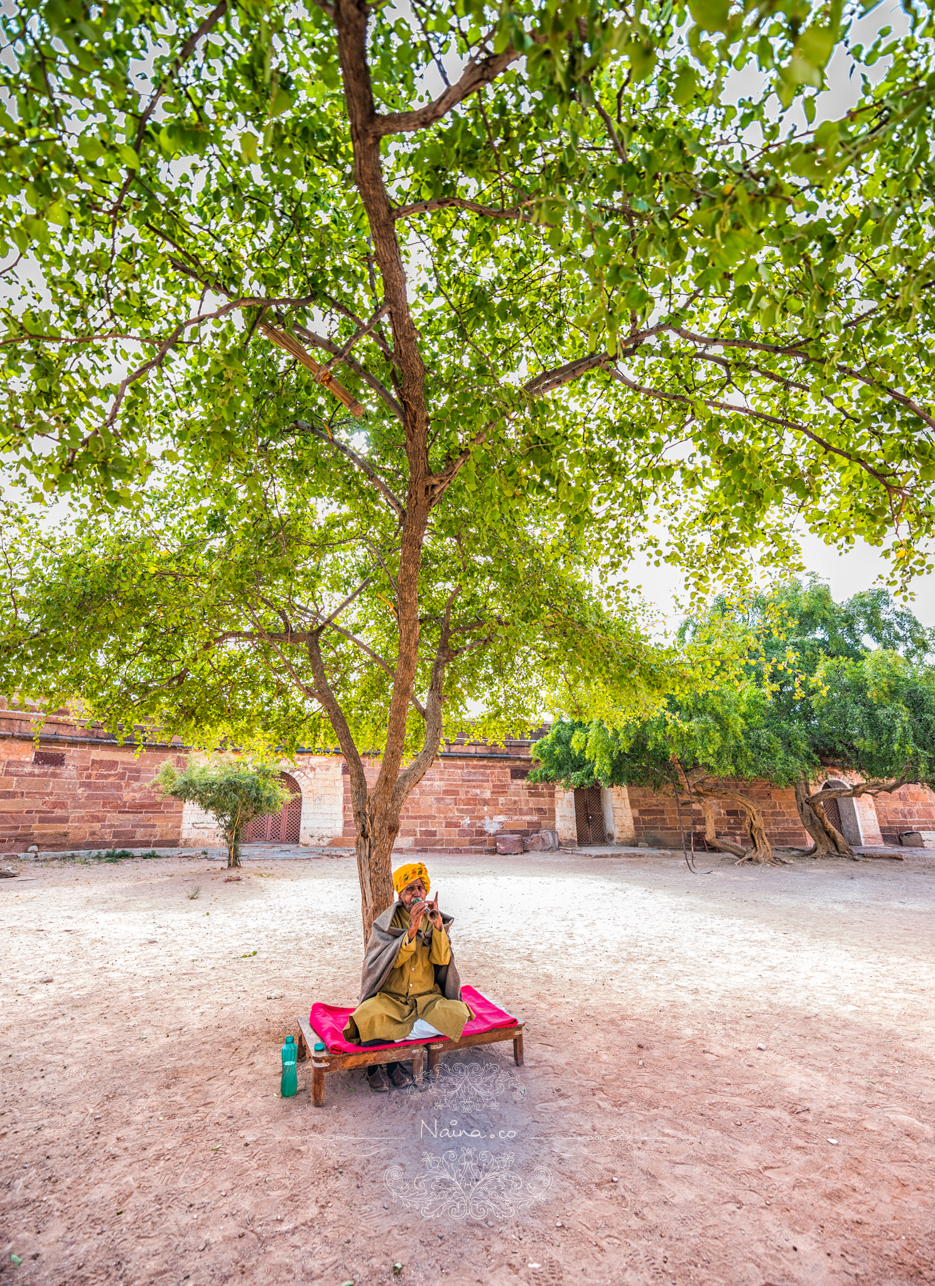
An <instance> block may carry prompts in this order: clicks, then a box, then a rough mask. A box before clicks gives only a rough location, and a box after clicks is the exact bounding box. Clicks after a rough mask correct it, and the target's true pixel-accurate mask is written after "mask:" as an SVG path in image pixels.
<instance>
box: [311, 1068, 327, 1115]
mask: <svg viewBox="0 0 935 1286" xmlns="http://www.w3.org/2000/svg"><path fill="white" fill-rule="evenodd" d="M324 1101H325V1069H324V1068H323V1067H315V1068H313V1069H312V1106H313V1107H321V1105H322V1103H324Z"/></svg>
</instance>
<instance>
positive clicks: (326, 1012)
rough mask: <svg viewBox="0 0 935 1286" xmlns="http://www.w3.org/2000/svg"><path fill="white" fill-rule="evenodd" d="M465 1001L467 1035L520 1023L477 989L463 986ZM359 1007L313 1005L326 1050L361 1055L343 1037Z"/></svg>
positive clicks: (313, 1021)
mask: <svg viewBox="0 0 935 1286" xmlns="http://www.w3.org/2000/svg"><path fill="white" fill-rule="evenodd" d="M461 999H462V1000H463V1001H464V1003H465V1004H466V1005H467V1006H468V1008H469V1009H470V1011H471V1013H472V1014H473V1015H474V1017H473V1018H471V1019H469V1020H468V1022H467V1023H466V1025H465V1028H464V1031H463V1033H462V1035H463V1036H478V1035H480V1033H481V1032H484V1031H493V1029H494V1028H495V1027H514V1026H515V1025H516V1022H517V1020H516V1019H515V1018H514V1017H513V1015H512V1014H508V1013H507V1012H506V1010H505V1009H501V1008H500V1007H499V1006H498V1005H495V1004H494V1003H493V1001H492V1000H488V999H487V997H486V996H482V995H481V994H480V992H479V991H476V990H475V989H474V988H473V987H462V988H461ZM356 1007H357V1006H356V1005H349V1006H348V1007H347V1008H342V1007H341V1006H340V1005H323V1004H321V1002H318V1003H316V1004H314V1005H312V1012H311V1013H310V1014H309V1016H308V1020H309V1022H310V1023H311V1025H312V1030H313V1031H315V1032H317V1033H318V1038H319V1040H321V1041H324V1044H325V1047H326V1048H327V1049H329V1050H330V1051H331V1053H332V1054H358V1053H360V1045H352V1044H351V1042H350V1041H347V1040H345V1039H344V1034H343V1033H344V1028H345V1026H346V1025H347V1020H348V1018H350V1016H351V1014H352V1013H353V1012H354V1010H355V1009H356ZM447 1039H448V1037H447V1036H433V1037H432V1040H433V1041H435V1040H447ZM425 1043H426V1042H425V1040H424V1039H422V1040H401V1041H398V1042H397V1043H396V1044H395V1045H394V1044H387V1045H368V1046H367V1049H368V1050H370V1049H400V1048H402V1047H403V1046H405V1045H424V1044H425Z"/></svg>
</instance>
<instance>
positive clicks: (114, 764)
mask: <svg viewBox="0 0 935 1286" xmlns="http://www.w3.org/2000/svg"><path fill="white" fill-rule="evenodd" d="M30 731H31V728H30V723H29V720H28V718H26V717H25V716H24V715H23V714H19V713H16V712H12V711H0V756H2V758H0V852H6V853H9V852H25V850H26V849H27V848H29V847H31V846H32V845H33V844H36V845H38V847H39V849H40V850H58V851H63V850H69V849H100V848H103V849H107V848H129V847H133V848H145V847H148V846H150V845H152V846H158V847H160V848H164V847H174V846H175V845H177V844H178V842H179V826H180V821H181V816H182V805H181V804H180V803H179V802H178V801H177V800H174V799H166V800H163V799H162V798H160V796H159V795H158V794H157V792H156V791H154V790H153V789H152V787H151V785H150V782H151V781H152V779H153V777H154V776H155V775H156V773H157V772H158V771H159V768H160V766H161V764H162V762H163V760H164V759H165V758H166V757H167V756H168V755H169V754H170V753H172V752H170V751H167V750H150V751H145V752H144V753H143V754H142V755H140V757H139V758H137V756H136V755H135V753H134V751H133V750H132V749H131V748H130V747H122V746H115V745H106V744H102V745H95V744H93V742H90V743H89V742H69V741H66V740H64V738H65V737H67V736H81V735H87V734H86V732H85V730H83V729H80V728H77V727H76V726H75V725H74V724H72V723H71V722H70V721H68V720H63V719H56V720H49V721H47V723H46V725H45V729H44V731H45V732H47V733H48V732H51V733H53V734H58V736H60V737H62V738H63V740H61V741H56V740H54V739H52V738H48V739H47V738H43V740H42V741H41V743H40V745H39V747H38V749H39V751H40V752H49V751H51V752H54V753H57V754H62V755H64V759H65V762H64V764H63V765H62V766H60V767H59V766H47V765H41V764H37V763H35V762H34V759H35V754H36V750H37V746H36V744H35V743H34V742H33V741H32V740H27V739H22V737H20V736H13V735H12V734H13V733H20V734H26V735H27V736H28V734H29V733H30Z"/></svg>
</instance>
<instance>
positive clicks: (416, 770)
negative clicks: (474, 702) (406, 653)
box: [391, 585, 461, 814]
mask: <svg viewBox="0 0 935 1286" xmlns="http://www.w3.org/2000/svg"><path fill="white" fill-rule="evenodd" d="M460 593H461V586H460V585H456V586H455V588H454V589H453V590H452V592H451V594H450V595H449V596H448V602H447V603H446V604H445V616H444V620H443V622H442V628H441V634H440V636H439V640H438V648H437V649H436V652H435V660H434V661H433V663H432V675H431V678H430V679H429V690H428V692H427V693H426V698H425V737H424V739H423V742H422V749H421V750H420V751H419V753H418V754H417V755H416V757H415V759H413V761H412V763H411V764H410V765H409V767H408V768H406V770H405V771H404V772H402V773H400V775H399V777H398V778H397V779H396V784H395V786H394V787H393V793H392V796H391V807H392V808H393V810H394V812H395V813H396V814H398V813H399V810H400V809H401V808H402V806H403V804H404V803H405V802H406V800H407V799H408V797H409V794H410V792H411V791H412V790H413V788H414V787H415V786H416V785H418V783H419V782H420V781H421V780H422V778H423V777H424V776H425V774H426V773H427V772H428V770H429V768H430V767H431V766H432V764H433V763H434V761H435V756H436V754H437V753H438V746H439V742H440V741H441V738H442V707H443V705H444V700H445V698H444V682H445V666H446V665H447V664H448V662H449V660H450V659H451V653H450V649H449V646H448V643H449V639H450V634H449V624H450V622H451V609H452V607H453V606H454V601H455V599H456V598H457V597H458V595H459V594H460Z"/></svg>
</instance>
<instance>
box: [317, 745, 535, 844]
mask: <svg viewBox="0 0 935 1286" xmlns="http://www.w3.org/2000/svg"><path fill="white" fill-rule="evenodd" d="M511 768H513V769H518V770H520V771H522V772H525V771H526V770H527V769H528V768H529V759H528V757H521V756H515V757H511V758H509V759H506V758H504V759H503V760H502V761H493V760H490V759H485V758H481V757H480V756H476V757H475V756H473V755H472V756H471V757H470V758H465V759H442V760H441V761H440V762H439V761H436V762H435V763H434V764H433V765H432V767H431V768H430V769H429V770H428V772H427V773H426V774H425V776H424V777H423V778H422V780H421V782H420V783H419V785H418V786H416V788H415V790H414V791H413V792H412V794H411V795H410V796H409V799H408V800H407V801H406V806H405V808H404V809H403V812H402V817H401V819H400V823H401V824H400V830H399V837H398V838H397V841H396V844H397V847H398V848H451V849H465V850H467V851H470V852H481V853H484V852H495V851H496V835H497V834H498V833H501V832H509V833H511V834H514V835H515V834H519V835H532V834H534V833H535V832H536V831H540V830H542V829H543V827H554V825H555V791H554V788H553V787H552V786H534V785H530V784H529V783H527V781H526V780H525V779H518V778H515V777H511V776H510V769H511ZM379 770H380V765H379V762H374V763H373V764H372V765H368V767H367V780H368V782H370V783H373V782H374V781H376V778H377V774H378V772H379ZM498 822H499V825H498ZM485 823H487V825H485ZM488 826H489V827H490V829H488ZM341 838H342V841H343V842H344V843H347V844H353V842H354V824H353V818H352V813H351V792H350V783H349V781H348V779H347V775H346V769H345V777H344V832H343V835H342V837H341Z"/></svg>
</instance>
